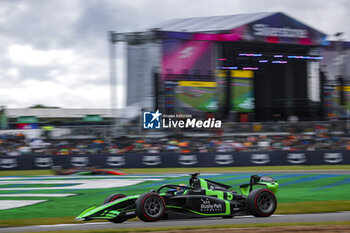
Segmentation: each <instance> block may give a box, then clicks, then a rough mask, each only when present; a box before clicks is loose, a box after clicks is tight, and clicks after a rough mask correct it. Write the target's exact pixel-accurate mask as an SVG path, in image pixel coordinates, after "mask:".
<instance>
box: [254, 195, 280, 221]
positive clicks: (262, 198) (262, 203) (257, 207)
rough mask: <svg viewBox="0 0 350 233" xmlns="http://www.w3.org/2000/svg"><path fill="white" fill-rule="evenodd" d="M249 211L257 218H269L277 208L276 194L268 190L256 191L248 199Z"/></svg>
mask: <svg viewBox="0 0 350 233" xmlns="http://www.w3.org/2000/svg"><path fill="white" fill-rule="evenodd" d="M247 205H248V211H249V212H250V213H251V214H252V215H254V216H255V217H269V216H270V215H272V214H273V213H274V212H275V210H276V207H277V199H276V196H275V194H273V192H271V191H270V190H268V189H255V190H253V191H251V192H250V193H249V195H248V198H247Z"/></svg>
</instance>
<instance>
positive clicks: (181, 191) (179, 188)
mask: <svg viewBox="0 0 350 233" xmlns="http://www.w3.org/2000/svg"><path fill="white" fill-rule="evenodd" d="M179 186H183V187H177V188H176V189H177V192H176V193H177V194H182V193H184V192H185V190H186V188H185V187H187V185H185V184H179Z"/></svg>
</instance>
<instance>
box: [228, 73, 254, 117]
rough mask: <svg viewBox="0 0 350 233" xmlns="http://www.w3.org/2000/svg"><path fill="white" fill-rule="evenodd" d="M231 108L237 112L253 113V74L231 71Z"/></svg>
mask: <svg viewBox="0 0 350 233" xmlns="http://www.w3.org/2000/svg"><path fill="white" fill-rule="evenodd" d="M231 78H232V79H231V84H230V85H231V88H230V89H231V108H232V110H233V111H237V112H253V111H254V89H253V79H254V72H253V71H251V70H233V71H232V72H231Z"/></svg>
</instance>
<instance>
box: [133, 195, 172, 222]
mask: <svg viewBox="0 0 350 233" xmlns="http://www.w3.org/2000/svg"><path fill="white" fill-rule="evenodd" d="M165 209H166V206H165V201H164V199H163V198H162V197H161V196H160V195H159V194H157V193H145V194H143V195H141V196H140V197H139V198H137V200H136V215H137V217H139V219H141V220H142V221H144V222H154V221H157V220H159V219H161V218H162V217H163V215H164V214H165Z"/></svg>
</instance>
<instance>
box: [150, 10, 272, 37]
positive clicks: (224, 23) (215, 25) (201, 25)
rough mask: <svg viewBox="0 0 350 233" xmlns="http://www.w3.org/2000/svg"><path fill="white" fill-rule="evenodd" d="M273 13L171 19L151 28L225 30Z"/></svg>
mask: <svg viewBox="0 0 350 233" xmlns="http://www.w3.org/2000/svg"><path fill="white" fill-rule="evenodd" d="M274 14H277V12H261V13H251V14H238V15H224V16H209V17H193V18H182V19H181V18H180V19H171V20H168V21H165V22H163V23H159V24H156V25H153V26H152V28H156V29H157V30H161V31H177V32H213V31H227V30H231V29H234V28H236V27H239V26H242V25H245V24H248V23H252V22H254V21H257V20H260V19H263V18H266V17H269V16H272V15H274Z"/></svg>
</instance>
